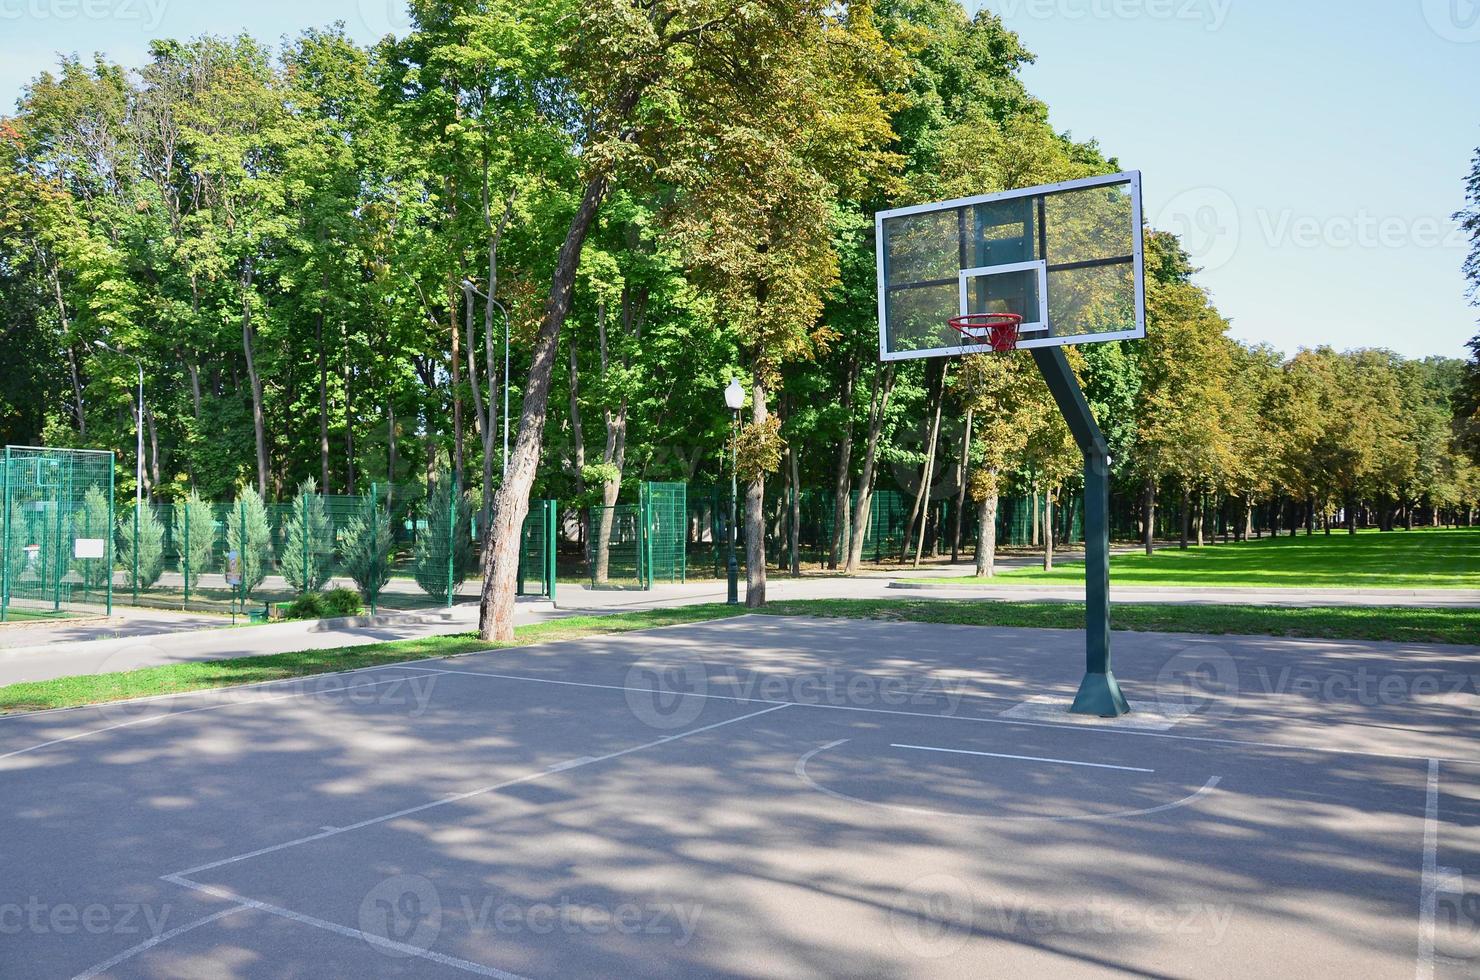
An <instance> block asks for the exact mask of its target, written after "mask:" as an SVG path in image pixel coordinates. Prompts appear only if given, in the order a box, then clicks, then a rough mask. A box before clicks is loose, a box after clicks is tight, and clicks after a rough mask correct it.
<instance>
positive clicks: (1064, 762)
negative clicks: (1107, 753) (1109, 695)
mask: <svg viewBox="0 0 1480 980" xmlns="http://www.w3.org/2000/svg"><path fill="white" fill-rule="evenodd" d="M889 747H890V748H891V749H915V750H916V751H918V752H946V753H949V754H950V755H980V756H986V757H988V758H992V759H1016V760H1017V761H1019V762H1051V763H1054V764H1055V765H1060V766H1084V767H1085V768H1087V769H1117V770H1119V771H1121V772H1155V771H1156V770H1155V769H1142V768H1141V767H1140V766H1111V765H1106V764H1105V763H1103V762H1075V761H1073V760H1072V759H1046V758H1043V757H1042V756H1036V755H1008V754H1006V753H1005V752H975V751H972V750H971V749H941V748H936V747H935V746H932V745H903V744H900V743H898V742H891V743H890V744H889Z"/></svg>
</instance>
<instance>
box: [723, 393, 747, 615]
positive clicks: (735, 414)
mask: <svg viewBox="0 0 1480 980" xmlns="http://www.w3.org/2000/svg"><path fill="white" fill-rule="evenodd" d="M725 405H727V406H728V407H729V409H730V411H731V413H732V416H731V420H730V534H729V538H730V542H729V543H730V565H729V571H730V589H729V597H728V599H727V600H726V601H727V602H729V604H730V605H732V606H733V605H738V604H739V602H740V565H739V563H738V562H737V561H736V560H735V520H736V514H735V511H736V507H737V500H738V498H739V495H740V477H739V473H738V463H739V441H740V409H741V408H743V407H744V406H745V389H744V388H742V387H740V382H739V380H737V379H735V378H731V379H730V385H729V387H727V388H726V389H725Z"/></svg>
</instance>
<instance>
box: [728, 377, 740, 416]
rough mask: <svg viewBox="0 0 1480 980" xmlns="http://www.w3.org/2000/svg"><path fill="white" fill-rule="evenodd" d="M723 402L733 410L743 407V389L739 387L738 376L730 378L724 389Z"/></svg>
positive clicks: (736, 410)
mask: <svg viewBox="0 0 1480 980" xmlns="http://www.w3.org/2000/svg"><path fill="white" fill-rule="evenodd" d="M725 404H726V405H728V406H729V407H730V410H731V411H733V412H738V411H740V409H742V408H744V407H745V389H744V388H742V387H740V380H739V379H738V378H731V379H730V385H729V387H728V388H726V389H725Z"/></svg>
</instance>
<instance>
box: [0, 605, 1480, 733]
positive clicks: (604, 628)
mask: <svg viewBox="0 0 1480 980" xmlns="http://www.w3.org/2000/svg"><path fill="white" fill-rule="evenodd" d="M745 612H747V610H746V609H745V608H744V607H743V606H726V605H722V604H708V605H700V606H682V607H679V608H675V609H659V610H653V611H648V612H634V613H623V614H620V615H613V616H574V617H571V618H569V619H560V620H551V621H549V622H544V623H537V624H534V625H530V626H521V627H519V628H518V629H517V630H515V640H514V642H513V643H512V644H508V645H509V646H529V645H532V644H536V643H549V642H554V641H557V640H572V639H580V638H583V637H588V636H598V635H603V634H612V633H625V632H629V631H632V630H642V629H651V628H653V627H657V626H672V625H677V624H681V623H695V622H703V621H706V620H712V619H723V618H725V617H728V616H736V615H740V614H743V613H745ZM762 612H764V613H765V614H766V615H771V616H821V617H832V618H848V619H879V620H895V621H909V622H921V623H950V624H959V625H968V626H1009V627H1027V628H1040V629H1075V628H1078V627H1080V626H1082V625H1083V623H1084V606H1083V604H1081V603H1072V602H941V601H937V600H929V599H817V600H796V601H783V602H773V603H771V604H770V605H768V606H767V607H766V608H765V609H764V610H762ZM1114 620H1115V626H1116V628H1117V629H1121V630H1139V631H1158V632H1174V633H1209V634H1246V635H1259V636H1294V637H1328V638H1336V639H1359V640H1403V641H1409V642H1423V643H1480V613H1477V612H1476V611H1474V610H1468V609H1409V608H1401V607H1346V606H1341V607H1323V608H1314V609H1310V608H1307V609H1286V608H1269V607H1265V606H1186V605H1164V604H1163V605H1155V604H1146V605H1117V606H1116V607H1115V610H1114ZM498 646H499V645H498V644H491V643H487V642H485V641H483V640H480V639H478V637H477V635H476V634H472V633H462V634H455V635H452V636H436V637H426V638H423V639H416V640H397V641H395V642H391V643H377V644H373V645H368V646H358V647H341V648H336V649H332V650H308V651H303V652H300V653H282V654H272V655H268V656H261V657H241V658H238V659H234V660H215V661H208V662H205V663H184V664H169V665H165V666H160V667H145V668H143V669H140V670H132V671H127V672H125V673H117V674H95V675H89V676H83V677H62V678H58V679H56V680H48V681H34V682H28V683H23V684H11V685H9V686H7V687H0V713H11V712H24V711H39V710H43V709H47V708H67V707H75V706H77V705H84V704H99V703H103V702H107V701H119V700H124V699H127V698H138V697H147V696H150V695H158V694H177V693H180V692H183V691H196V690H202V689H206V688H217V687H232V686H235V685H240V684H255V683H261V682H263V681H275V680H287V679H291V678H295V677H307V676H311V675H314V674H325V673H331V672H334V671H342V670H353V669H356V668H360V667H374V666H379V665H383V664H393V663H403V662H408V661H415V660H425V659H428V658H432V657H447V656H453V655H455V654H461V653H473V652H476V651H480V650H489V649H495V648H497V647H498Z"/></svg>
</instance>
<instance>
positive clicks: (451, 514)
mask: <svg viewBox="0 0 1480 980" xmlns="http://www.w3.org/2000/svg"><path fill="white" fill-rule="evenodd" d="M456 544H457V477H453V478H452V493H451V494H449V495H448V497H447V606H448V608H451V607H452V550H453V548H454V547H455V546H456Z"/></svg>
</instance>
